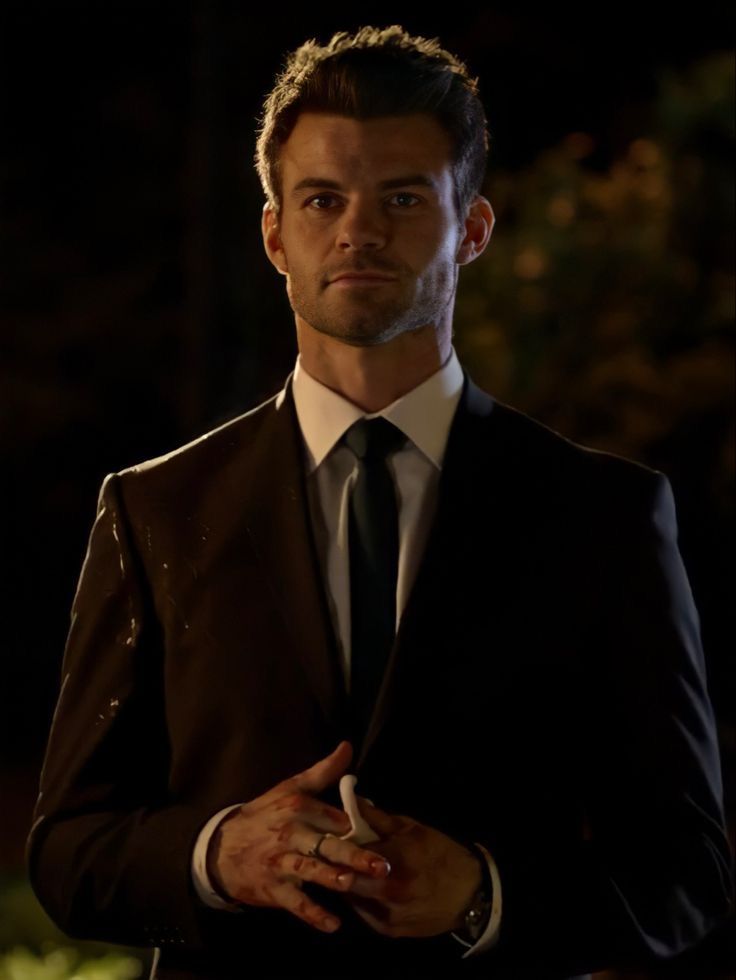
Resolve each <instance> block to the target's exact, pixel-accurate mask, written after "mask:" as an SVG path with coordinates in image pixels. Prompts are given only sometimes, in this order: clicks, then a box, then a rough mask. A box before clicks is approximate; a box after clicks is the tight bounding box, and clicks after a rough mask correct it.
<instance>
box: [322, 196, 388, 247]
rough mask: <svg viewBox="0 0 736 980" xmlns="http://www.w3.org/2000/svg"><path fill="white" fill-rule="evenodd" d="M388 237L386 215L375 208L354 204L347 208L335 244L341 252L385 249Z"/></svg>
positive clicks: (364, 204) (368, 205)
mask: <svg viewBox="0 0 736 980" xmlns="http://www.w3.org/2000/svg"><path fill="white" fill-rule="evenodd" d="M387 236H388V230H387V228H386V215H385V214H382V213H381V212H380V210H378V209H377V208H376V207H375V206H372V205H370V204H367V203H360V202H354V203H353V204H351V205H349V206H348V207H346V208H345V211H344V213H343V215H342V218H341V220H340V224H339V228H338V231H337V239H336V242H335V244H336V246H337V248H338V249H339V250H340V251H347V250H348V249H350V248H383V246H384V245H385V244H386V238H387Z"/></svg>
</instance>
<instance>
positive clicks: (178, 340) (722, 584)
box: [0, 0, 736, 975]
mask: <svg viewBox="0 0 736 980" xmlns="http://www.w3.org/2000/svg"><path fill="white" fill-rule="evenodd" d="M558 8H559V5H553V6H552V7H551V8H550V9H548V10H546V11H545V10H543V9H541V8H540V9H533V8H532V7H531V6H529V5H525V4H513V5H512V4H510V3H504V4H494V5H493V6H492V7H491V6H488V7H482V6H479V5H470V4H468V5H465V4H457V3H454V4H452V5H448V7H447V8H446V9H445V10H444V11H443V10H440V11H439V12H438V13H436V14H433V15H430V14H427V15H424V16H416V15H414V14H409V13H408V11H409V9H410V8H409V6H408V5H402V4H391V5H381V4H378V5H376V6H372V7H371V8H370V10H369V12H366V13H365V14H361V15H359V16H354V15H353V13H352V12H351V11H352V10H354V9H355V8H354V7H350V6H349V5H345V4H343V5H340V6H338V5H335V6H334V7H330V5H326V6H325V5H320V6H319V9H318V10H317V9H316V8H314V7H313V5H304V7H303V8H297V7H292V6H288V7H284V6H282V5H278V6H277V5H274V6H273V7H269V6H265V7H264V8H263V9H258V8H251V9H250V10H249V9H248V8H247V7H246V5H245V4H244V3H235V2H230V3H227V2H225V0H215V2H211V3H171V4H169V3H161V2H159V3H155V2H149V3H139V2H126V3H119V2H111V0H107V2H106V3H91V2H88V3H64V2H59V3H50V2H47V3H39V2H25V3H21V2H11V3H5V4H4V6H3V8H2V15H1V16H2V22H1V24H0V26H1V28H2V42H1V44H2V49H1V51H0V54H1V58H0V61H1V63H2V72H3V78H2V113H3V115H2V135H3V139H2V146H3V150H2V152H1V154H0V164H1V167H2V170H1V173H2V246H3V262H2V269H3V272H2V277H3V282H2V303H3V310H4V314H5V316H4V324H3V328H2V332H1V333H0V352H1V356H0V386H1V387H0V391H1V398H2V401H1V406H2V408H1V411H0V449H1V450H2V459H3V461H4V464H5V466H4V470H5V473H6V474H7V475H6V476H5V478H4V479H3V480H2V481H1V487H2V489H1V491H0V492H1V493H2V495H3V497H5V498H7V499H4V500H3V501H2V504H3V506H2V514H3V515H4V519H3V522H2V526H3V530H2V541H3V544H2V553H3V556H4V559H5V562H4V565H5V576H4V579H5V586H4V588H3V590H2V594H3V604H4V605H5V606H6V608H5V610H4V612H3V624H2V634H1V635H2V679H3V683H2V686H1V692H2V693H1V697H2V703H0V715H1V717H2V720H3V725H4V728H5V731H4V733H3V735H2V739H1V741H0V779H1V780H2V782H1V784H0V794H1V799H2V813H3V816H2V835H1V838H0V876H4V878H5V879H6V880H13V879H14V877H17V876H20V875H22V866H23V856H22V854H23V843H24V838H25V834H26V832H27V829H28V822H29V818H30V810H31V807H32V804H33V800H34V795H35V792H36V784H37V778H38V770H39V767H40V761H41V758H42V752H43V747H44V743H45V738H46V735H47V732H48V727H49V724H50V718H51V713H52V710H53V704H54V700H55V697H56V694H57V691H58V682H59V670H60V659H61V654H62V651H63V644H64V640H65V636H66V631H67V629H68V625H69V610H70V606H71V601H72V597H73V594H74V589H75V586H76V582H77V577H78V574H79V570H80V567H81V562H82V560H83V557H84V553H85V548H86V542H87V535H88V533H89V529H90V527H91V524H92V521H93V518H94V511H95V503H96V498H97V493H98V491H99V487H100V484H101V481H102V479H103V477H104V476H105V474H106V473H108V472H111V471H113V470H119V469H122V468H123V467H125V466H128V465H131V464H134V463H137V462H140V461H142V460H144V459H147V458H150V457H151V456H155V455H158V454H161V453H164V452H167V451H168V450H170V449H173V448H174V447H176V446H177V445H180V444H182V443H183V442H186V441H188V440H189V439H192V438H194V437H195V436H197V435H199V434H201V433H203V432H204V431H206V430H207V429H208V428H211V427H213V426H214V425H216V424H218V423H219V422H221V421H224V420H225V419H227V418H230V417H232V416H233V415H236V414H238V413H240V412H242V411H245V410H246V409H248V408H251V407H253V406H254V405H256V404H258V403H259V402H260V401H262V400H264V399H265V398H268V397H270V396H271V395H272V394H274V393H275V392H276V391H278V389H279V388H280V387H281V385H282V383H283V380H284V378H285V376H286V374H287V373H288V371H289V370H291V368H292V367H293V362H294V359H295V357H296V345H295V339H294V328H293V316H292V313H291V311H290V309H289V306H288V302H287V300H286V296H285V293H284V283H283V279H282V278H281V277H280V276H278V275H276V273H275V272H274V271H273V269H272V267H271V265H270V264H269V263H268V261H267V260H266V257H265V255H264V253H263V248H262V244H261V238H260V211H261V207H262V203H263V196H262V192H261V189H260V185H259V183H258V180H257V177H256V174H255V171H254V169H253V166H252V157H253V153H254V149H255V136H254V131H255V125H256V117H257V115H258V113H259V112H260V108H261V103H262V100H263V98H264V96H265V95H266V93H267V91H268V90H269V88H270V86H271V84H272V81H273V77H274V74H275V73H276V72H277V71H278V70H279V69H280V68H281V67H282V64H283V59H284V54H285V52H287V51H289V50H292V49H293V48H294V47H296V46H297V45H299V44H300V43H302V42H303V41H304V40H306V39H307V38H309V37H316V38H317V39H318V40H319V41H321V42H325V41H327V40H328V39H329V37H330V36H331V34H332V33H333V31H335V30H347V31H352V30H354V29H356V28H357V27H359V26H361V25H363V24H373V25H376V26H387V25H389V24H393V23H400V24H401V25H402V26H403V27H405V28H406V29H407V30H408V31H410V32H411V33H414V34H422V35H424V36H426V37H435V36H439V38H440V40H441V42H442V43H443V45H444V46H445V47H447V48H448V49H450V50H451V51H453V52H455V53H456V54H458V55H459V57H461V58H462V59H463V60H464V61H465V62H466V63H467V64H468V66H469V68H470V71H471V73H472V74H473V75H477V76H479V79H480V91H481V97H482V99H483V101H484V104H485V106H486V112H487V115H488V120H489V128H490V132H491V154H490V160H489V169H488V177H487V181H486V186H485V188H484V193H485V194H486V195H487V196H488V197H489V199H490V200H491V203H492V205H493V207H494V210H495V213H496V219H497V221H496V227H495V229H494V232H493V236H492V239H491V242H490V244H489V247H488V249H487V251H486V253H485V255H484V256H483V257H482V259H481V260H479V261H478V262H476V263H475V264H474V265H473V266H471V267H468V268H467V269H464V270H463V274H462V275H461V279H460V293H459V297H458V305H457V316H456V328H457V333H456V336H455V346H456V349H457V351H458V354H459V356H460V358H461V360H462V361H463V363H464V364H465V365H466V366H467V367H468V369H469V370H470V373H471V376H472V377H473V378H474V379H475V380H476V381H477V382H478V383H480V384H481V385H482V386H483V387H485V388H486V389H487V390H489V391H491V393H492V394H495V395H496V396H497V397H499V398H501V399H502V400H504V401H507V402H509V403H511V404H513V405H515V406H516V407H518V408H521V409H522V410H524V411H527V412H528V413H529V414H532V415H534V416H535V417H537V418H539V419H541V420H542V421H543V422H545V423H546V424H548V425H550V426H552V427H553V428H556V429H558V430H559V431H561V432H563V433H564V434H565V435H567V436H569V437H570V438H573V439H576V440H578V441H582V442H584V443H586V444H588V445H592V446H595V447H597V448H602V449H608V450H611V451H614V452H619V453H621V454H623V455H627V456H631V457H633V458H636V459H639V460H641V461H642V462H645V463H647V464H649V465H651V466H656V467H657V468H659V469H662V470H664V471H665V472H666V473H667V474H668V476H669V477H670V479H671V480H672V482H673V487H674V490H675V497H676V500H677V504H678V515H679V521H680V530H681V539H680V540H681V548H682V552H683V555H684V558H685V562H686V565H687V567H688V570H689V573H690V577H691V583H692V587H693V592H694V594H695V598H696V602H697V604H698V608H699V610H700V612H701V617H702V627H703V637H704V642H705V649H706V657H707V664H708V676H709V684H710V689H711V696H712V698H713V701H714V705H715V708H716V712H717V716H718V720H719V736H720V739H721V747H722V753H723V766H724V777H725V779H726V791H727V805H728V810H729V822H730V827H731V833H732V840H733V825H734V795H735V794H734V779H733V776H734V771H735V768H736V767H735V763H734V757H735V755H736V717H735V715H736V706H735V702H734V691H735V690H736V684H735V681H736V676H735V675H736V671H735V670H734V664H733V658H732V654H731V645H732V641H733V633H734V631H733V601H732V596H733V584H734V575H733V560H732V555H733V544H734V533H733V532H734V527H733V509H732V501H733V483H734V454H733V425H734V421H733V418H734V416H733V404H732V403H733V390H734V388H733V373H734V371H733V369H734V360H733V331H732V324H733V196H734V194H733V179H732V176H731V167H732V158H733V157H732V154H733V102H734V99H733V78H734V58H733V48H732V44H733V40H732V38H733V29H732V28H733V20H732V15H731V14H730V5H729V6H727V5H726V4H715V3H701V4H699V5H697V7H696V8H692V7H689V8H683V10H682V11H681V12H675V11H674V8H672V7H670V6H668V5H644V4H626V5H623V6H622V5H619V4H613V5H609V6H607V7H605V8H602V7H600V6H598V5H591V6H590V7H587V8H575V9H573V7H572V6H570V7H568V8H566V9H563V10H562V11H560V9H558ZM343 11H344V12H343ZM717 943H718V944H720V945H719V948H720V946H723V948H724V949H725V939H719V940H717V941H716V940H714V943H713V948H715V945H716V944H717ZM703 955H704V956H705V954H703ZM713 957H714V958H715V954H713ZM714 961H715V959H714ZM693 975H697V972H696V973H695V974H693Z"/></svg>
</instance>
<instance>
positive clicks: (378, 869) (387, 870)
mask: <svg viewBox="0 0 736 980" xmlns="http://www.w3.org/2000/svg"><path fill="white" fill-rule="evenodd" d="M371 870H372V871H373V872H375V874H377V875H384V876H385V877H386V878H388V876H389V875H390V874H391V865H390V864H389V863H388V861H371Z"/></svg>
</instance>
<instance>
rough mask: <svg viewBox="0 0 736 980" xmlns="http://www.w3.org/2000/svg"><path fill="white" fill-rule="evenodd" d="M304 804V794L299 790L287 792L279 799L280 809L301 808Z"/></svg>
mask: <svg viewBox="0 0 736 980" xmlns="http://www.w3.org/2000/svg"><path fill="white" fill-rule="evenodd" d="M301 805H302V794H301V793H299V792H290V793H286V795H285V796H282V797H281V799H280V800H279V801H278V804H277V809H278V810H295V811H296V810H299V809H300V808H301Z"/></svg>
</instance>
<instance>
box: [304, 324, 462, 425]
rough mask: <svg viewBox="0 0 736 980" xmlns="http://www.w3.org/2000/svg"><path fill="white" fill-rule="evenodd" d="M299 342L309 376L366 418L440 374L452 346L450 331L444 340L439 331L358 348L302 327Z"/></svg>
mask: <svg viewBox="0 0 736 980" xmlns="http://www.w3.org/2000/svg"><path fill="white" fill-rule="evenodd" d="M297 340H298V344H299V354H300V362H301V365H302V367H303V368H304V370H305V371H306V372H307V373H308V374H310V375H311V376H312V377H313V378H316V380H317V381H319V382H321V383H322V384H323V385H326V386H327V387H328V388H331V389H332V390H333V391H336V392H338V394H340V395H342V396H343V397H344V398H347V399H348V401H351V402H352V403H353V404H354V405H357V406H358V407H359V408H362V409H363V411H365V412H379V411H380V410H381V409H382V408H385V407H386V406H387V405H390V404H391V403H392V402H395V401H396V399H397V398H401V396H402V395H405V394H406V393H407V392H409V391H412V390H413V389H414V388H416V387H417V386H418V385H420V384H421V383H422V382H423V381H426V380H427V378H429V377H431V376H432V375H433V374H435V373H436V372H437V371H439V369H440V368H441V367H442V365H443V364H444V363H445V362H446V361H447V359H448V357H449V356H450V352H451V345H452V340H451V336H450V333H449V331H448V332H447V334H446V335H444V334H443V335H441V336H440V335H438V334H437V333H436V331H435V330H434V328H433V327H430V328H422V329H420V330H415V331H411V332H408V333H404V334H400V335H399V336H398V337H394V339H393V340H390V341H388V342H387V343H385V344H377V345H376V346H375V347H353V346H351V345H350V344H345V343H343V342H341V341H339V340H336V339H335V338H334V337H328V336H327V335H325V334H321V333H319V332H318V331H316V330H314V329H313V328H311V327H309V326H305V327H301V328H299V325H297Z"/></svg>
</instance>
